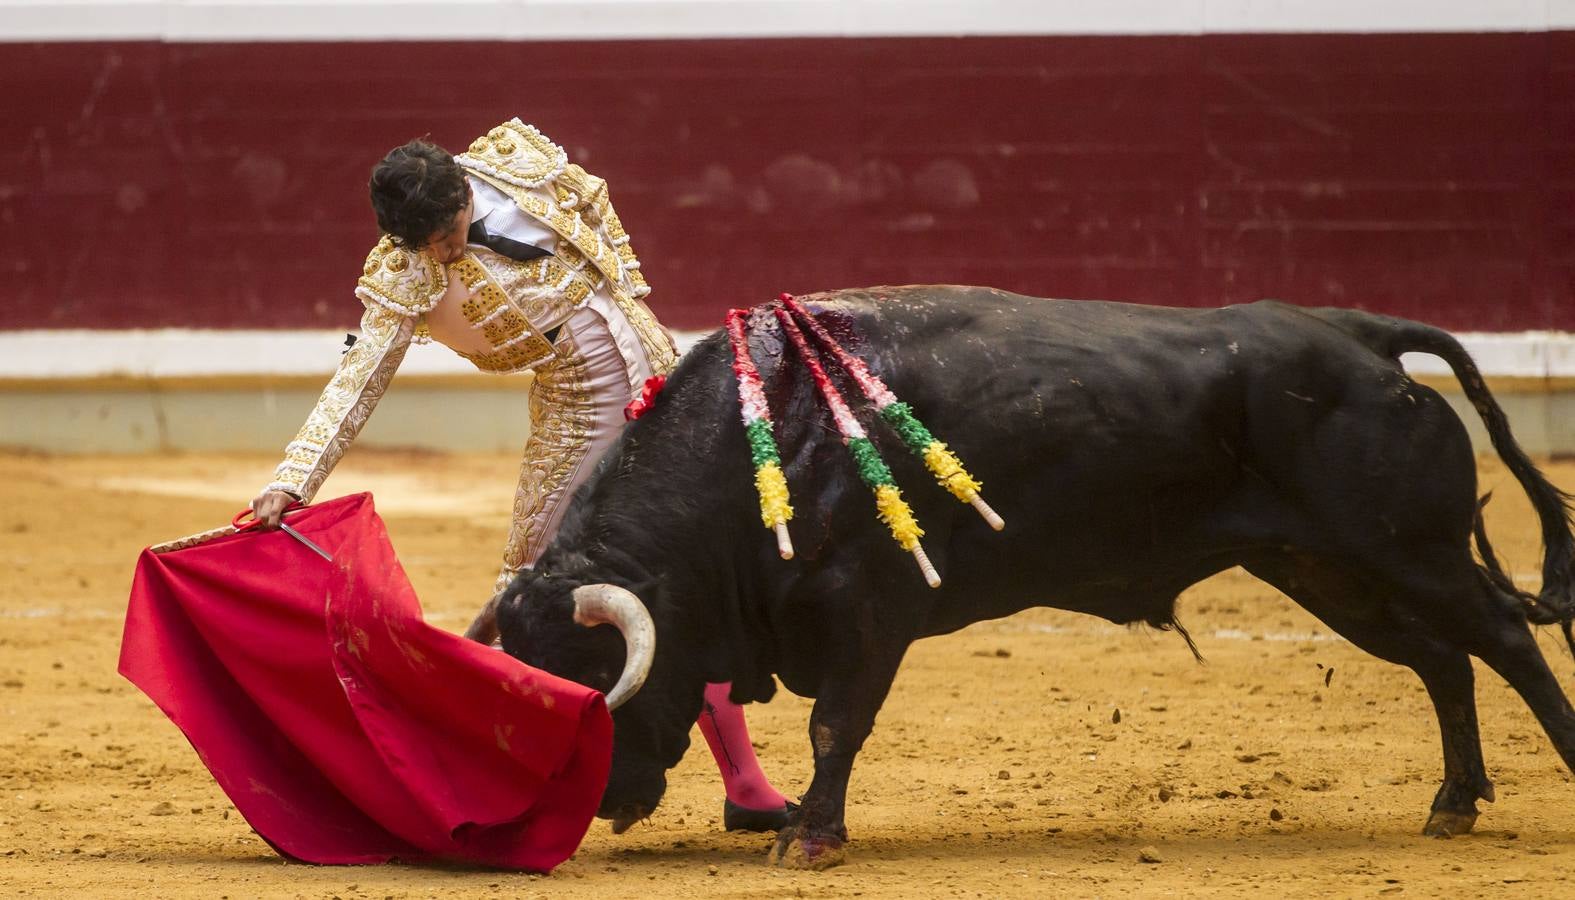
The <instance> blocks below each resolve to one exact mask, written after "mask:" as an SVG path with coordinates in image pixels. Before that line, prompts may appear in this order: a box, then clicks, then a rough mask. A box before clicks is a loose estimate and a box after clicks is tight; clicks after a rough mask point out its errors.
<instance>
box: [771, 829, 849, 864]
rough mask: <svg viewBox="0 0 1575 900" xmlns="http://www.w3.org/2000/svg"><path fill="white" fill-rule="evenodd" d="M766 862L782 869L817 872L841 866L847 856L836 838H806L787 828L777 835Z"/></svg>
mask: <svg viewBox="0 0 1575 900" xmlns="http://www.w3.org/2000/svg"><path fill="white" fill-rule="evenodd" d="M768 861H769V862H770V863H771V865H773V866H781V867H782V868H784V869H807V870H811V871H819V870H821V869H829V868H831V867H832V866H840V865H842V864H843V863H845V862H847V861H848V854H847V851H846V850H844V849H843V846H842V841H841V840H840V839H838V838H835V837H831V836H829V835H824V836H806V835H805V834H803V832H802V831H800V829H798V828H788V829H786V830H784V831H783V832H782V833H781V834H779V835H777V842H776V843H775V844H773V845H772V846H771V855H770V856H769V857H768Z"/></svg>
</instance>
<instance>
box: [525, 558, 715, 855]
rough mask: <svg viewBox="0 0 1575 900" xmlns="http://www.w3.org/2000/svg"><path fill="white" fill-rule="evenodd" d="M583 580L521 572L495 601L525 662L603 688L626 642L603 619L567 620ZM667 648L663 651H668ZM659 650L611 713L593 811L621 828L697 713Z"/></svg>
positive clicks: (656, 793) (641, 809)
mask: <svg viewBox="0 0 1575 900" xmlns="http://www.w3.org/2000/svg"><path fill="white" fill-rule="evenodd" d="M581 585H582V582H580V581H578V580H576V579H574V578H572V577H568V576H560V575H547V574H541V573H538V572H531V571H527V572H524V573H521V575H520V576H519V577H518V578H516V579H515V580H514V583H513V584H511V585H510V586H509V588H508V590H507V591H505V593H504V596H503V598H502V600H501V601H500V602H499V604H498V627H499V630H500V631H501V633H502V635H503V649H504V650H505V651H506V652H507V653H508V654H509V655H510V656H513V657H515V658H516V659H519V660H521V661H522V662H524V663H526V664H527V665H531V666H535V667H536V668H538V669H542V670H545V671H547V672H551V673H552V674H554V675H557V676H559V677H560V678H566V679H568V680H570V681H574V682H577V683H579V684H583V685H586V686H588V687H591V688H594V689H596V690H598V691H601V692H603V693H607V692H609V691H611V690H612V688H613V685H614V684H615V683H616V682H617V681H618V677H619V674H620V673H621V672H622V671H623V665H624V656H625V644H624V640H623V638H622V636H620V634H619V633H618V631H617V630H616V629H615V628H613V627H612V626H610V625H597V626H595V627H586V626H584V625H579V624H576V623H575V622H574V619H573V617H574V599H573V597H572V593H573V591H574V589H575V588H578V587H581ZM669 655H670V654H669ZM663 661H664V656H663V655H662V654H660V653H658V656H657V662H656V664H655V665H654V666H653V667H652V671H651V677H650V678H649V679H648V680H647V681H646V683H645V686H644V687H643V688H641V690H640V691H639V692H638V693H636V694H635V695H634V696H633V697H632V698H631V699H630V700H629V701H628V702H627V703H625V704H624V705H623V706H622V707H620V708H619V709H618V710H617V711H616V712H615V713H614V714H613V757H612V772H611V774H610V776H609V779H608V783H607V790H606V791H605V792H604V793H603V795H602V802H601V807H600V808H599V809H598V810H597V815H598V816H600V817H601V818H604V819H611V820H612V822H613V831H614V832H615V833H621V832H622V831H623V830H624V829H626V828H628V827H629V826H630V825H632V824H634V823H635V822H637V821H639V820H641V819H643V818H645V817H647V816H649V815H650V814H651V813H652V812H653V811H654V810H655V809H656V806H657V804H658V803H660V802H661V799H662V795H663V794H664V793H665V792H666V790H667V774H666V772H667V770H668V769H669V768H671V767H673V766H674V765H677V763H678V761H679V759H681V758H682V757H683V754H684V751H685V750H687V749H688V746H689V727H690V726H691V725H692V724H693V722H694V719H695V717H696V716H697V715H698V714H699V708H698V704H699V699H698V698H699V685H698V684H697V686H696V690H695V691H694V693H695V695H696V696H695V704H694V705H695V708H694V709H687V708H684V709H680V708H679V707H684V706H685V703H684V701H682V700H681V699H678V698H677V697H676V695H675V694H674V693H673V689H672V685H671V683H670V682H671V680H672V679H664V678H663V676H664V675H665V674H667V673H665V672H664V671H663V670H664V669H665V668H666V667H665V666H664V665H663Z"/></svg>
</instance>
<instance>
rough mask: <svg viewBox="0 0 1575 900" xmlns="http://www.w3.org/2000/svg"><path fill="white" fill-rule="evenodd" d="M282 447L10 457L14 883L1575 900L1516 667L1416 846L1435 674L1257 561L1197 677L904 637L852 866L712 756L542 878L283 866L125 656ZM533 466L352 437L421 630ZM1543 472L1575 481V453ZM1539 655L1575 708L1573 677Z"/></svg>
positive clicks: (1574, 825)
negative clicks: (136, 609)
mask: <svg viewBox="0 0 1575 900" xmlns="http://www.w3.org/2000/svg"><path fill="white" fill-rule="evenodd" d="M272 463H273V460H272V459H268V458H263V457H259V456H191V457H175V458H162V459H146V458H117V459H103V458H98V459H83V458H60V459H52V458H43V457H35V456H17V455H11V456H0V485H3V486H0V557H3V562H4V567H3V574H0V894H4V895H6V896H14V895H27V896H70V897H73V898H80V897H103V896H160V897H225V896H228V897H236V898H240V897H273V896H279V897H296V896H301V897H331V896H339V897H344V898H353V897H367V898H381V897H427V896H470V895H475V896H483V897H486V896H499V897H502V896H514V897H536V896H540V897H548V896H551V897H554V898H556V897H593V896H594V897H633V896H638V895H640V894H650V893H652V892H660V893H661V894H662V895H666V896H685V897H712V896H717V897H819V896H839V897H840V896H860V895H863V896H869V897H930V896H936V897H950V896H968V897H974V896H982V897H995V896H1003V895H1010V896H1059V895H1065V896H1075V897H1089V896H1120V895H1124V894H1130V893H1134V892H1136V893H1140V894H1142V895H1145V896H1147V895H1196V894H1202V893H1207V894H1210V895H1219V896H1249V895H1250V896H1329V895H1336V896H1368V895H1375V894H1402V895H1404V896H1437V895H1444V894H1448V895H1451V896H1479V895H1493V896H1503V895H1514V896H1572V895H1575V784H1572V783H1571V780H1572V779H1571V776H1570V774H1569V773H1568V772H1566V771H1565V770H1564V769H1563V768H1562V766H1561V765H1560V763H1559V760H1558V758H1557V756H1556V755H1555V754H1554V752H1553V749H1552V747H1551V745H1550V744H1549V742H1548V740H1547V738H1546V737H1545V736H1544V735H1543V733H1542V731H1541V730H1540V729H1539V728H1538V726H1537V724H1536V723H1535V722H1534V721H1533V719H1532V717H1531V714H1530V712H1529V711H1528V710H1527V709H1526V707H1525V705H1524V704H1522V703H1521V702H1520V700H1519V698H1518V697H1516V696H1514V695H1513V694H1512V693H1511V692H1510V691H1509V689H1508V688H1507V687H1506V686H1505V684H1504V683H1503V682H1502V681H1501V680H1500V679H1499V678H1498V677H1497V676H1496V675H1494V674H1493V673H1491V672H1490V671H1487V670H1486V669H1485V668H1482V667H1481V666H1479V667H1478V668H1479V683H1478V691H1477V693H1478V697H1479V700H1480V703H1481V718H1482V731H1483V738H1484V749H1485V753H1486V756H1487V761H1488V770H1489V774H1490V776H1491V777H1492V778H1493V780H1494V781H1495V782H1496V783H1497V786H1498V802H1497V803H1496V804H1493V805H1484V813H1483V815H1482V818H1481V819H1480V821H1479V822H1478V826H1477V827H1478V830H1477V832H1476V834H1474V835H1472V836H1470V837H1467V838H1457V839H1454V840H1435V839H1427V838H1423V837H1422V836H1421V835H1420V829H1421V826H1422V822H1423V821H1424V819H1425V818H1426V813H1427V808H1428V804H1429V803H1430V801H1431V799H1432V796H1433V792H1434V790H1435V789H1436V787H1437V784H1438V780H1439V777H1440V774H1441V771H1442V762H1441V760H1440V755H1439V741H1438V734H1437V731H1436V728H1435V725H1434V719H1433V713H1432V709H1431V706H1430V705H1429V703H1428V701H1427V698H1426V696H1425V695H1424V694H1423V691H1422V688H1421V685H1420V683H1419V682H1418V681H1417V680H1416V678H1415V677H1414V676H1413V675H1411V674H1410V672H1408V671H1405V670H1402V669H1398V668H1395V667H1393V666H1390V665H1388V664H1386V663H1383V662H1380V661H1378V660H1376V659H1374V658H1372V657H1369V656H1367V655H1365V654H1364V653H1362V652H1361V651H1359V650H1357V649H1355V648H1353V647H1352V646H1350V645H1349V644H1347V643H1345V642H1343V641H1341V640H1338V639H1335V638H1333V637H1332V636H1331V634H1330V633H1329V631H1328V629H1326V628H1324V627H1323V626H1322V625H1320V624H1319V623H1318V622H1317V621H1316V620H1314V619H1312V618H1311V617H1310V616H1308V615H1307V614H1306V613H1304V612H1302V611H1301V610H1300V608H1298V607H1296V606H1294V605H1293V604H1291V603H1290V602H1289V601H1288V600H1286V599H1285V598H1283V597H1281V596H1280V595H1278V594H1277V593H1276V592H1274V591H1273V590H1272V589H1270V588H1268V587H1267V586H1265V585H1263V584H1261V583H1259V582H1257V581H1255V580H1253V579H1251V578H1250V577H1248V576H1246V575H1245V574H1242V573H1240V572H1233V573H1226V574H1224V575H1221V576H1219V577H1217V578H1215V579H1213V580H1211V581H1209V582H1208V583H1206V584H1204V585H1202V586H1199V587H1197V588H1194V589H1193V590H1192V591H1190V592H1189V593H1188V594H1187V595H1186V596H1185V597H1184V598H1183V600H1182V604H1181V610H1182V620H1183V621H1184V622H1185V623H1186V624H1187V625H1188V626H1189V627H1190V628H1191V630H1192V632H1193V634H1194V635H1195V636H1196V638H1197V640H1198V644H1199V645H1200V647H1201V648H1202V650H1203V652H1204V654H1205V655H1206V656H1207V658H1208V664H1207V665H1198V664H1196V663H1194V662H1193V661H1192V659H1191V657H1190V656H1189V655H1188V653H1187V650H1186V648H1185V646H1184V645H1183V644H1182V642H1181V640H1180V638H1178V637H1175V636H1173V635H1168V634H1157V633H1153V632H1148V631H1141V630H1128V629H1125V628H1118V627H1114V626H1111V625H1108V624H1105V623H1103V622H1100V621H1097V620H1094V619H1089V618H1084V617H1078V616H1074V615H1071V614H1065V613H1058V612H1051V611H1032V612H1029V613H1024V614H1022V615H1019V616H1016V617H1013V618H1011V619H1007V620H1003V621H998V622H988V623H983V624H980V625H976V626H974V627H973V628H970V629H968V630H967V631H964V632H962V633H960V634H957V635H953V636H950V637H946V638H941V639H936V640H932V641H929V642H926V643H922V644H920V645H918V646H917V647H915V648H914V651H913V653H912V654H911V655H910V656H909V659H908V662H907V664H906V665H905V666H904V668H903V670H902V673H901V675H900V676H899V678H898V680H897V684H896V688H895V690H894V691H893V693H892V696H891V699H890V700H889V702H888V703H887V704H886V707H885V710H884V711H883V713H882V714H881V718H880V720H879V723H878V725H877V728H876V731H875V735H874V736H873V737H872V738H871V739H870V742H869V744H868V745H867V747H866V749H865V751H864V753H863V755H862V756H861V757H860V760H859V763H858V765H857V767H856V768H855V769H854V780H853V786H852V789H851V792H850V810H849V816H848V826H849V829H850V831H851V834H852V838H853V842H852V843H851V844H850V848H849V849H850V862H849V864H848V865H846V866H843V867H841V868H838V869H834V870H832V871H829V872H825V873H819V874H814V873H798V872H784V871H778V870H774V869H771V868H768V867H766V866H765V865H764V864H763V861H764V858H765V852H766V847H767V845H768V843H769V839H768V838H767V837H766V836H761V835H748V836H739V835H730V834H727V833H724V832H723V831H722V830H721V826H720V818H721V803H722V794H721V787H720V782H719V780H718V779H717V777H716V775H715V772H714V769H713V768H712V766H711V763H710V760H709V758H708V755H707V754H706V753H705V752H704V751H703V749H697V750H696V751H695V752H691V754H690V756H689V758H688V759H686V760H685V761H684V763H683V764H682V765H681V766H680V767H679V768H678V769H677V770H676V771H675V772H674V773H673V778H672V788H671V790H670V791H669V793H668V797H667V801H666V802H665V804H664V806H663V808H662V809H661V810H659V811H658V812H657V814H656V815H655V816H654V817H653V818H652V819H651V821H650V822H648V823H645V824H642V825H639V826H636V827H635V828H634V829H632V830H631V831H630V833H628V834H626V835H624V836H622V837H614V836H613V835H612V834H610V833H609V831H608V829H607V825H606V823H603V822H598V823H596V824H595V825H594V826H592V829H591V833H590V834H589V836H588V837H587V838H586V840H585V844H584V846H583V847H582V848H581V850H580V852H579V854H578V855H577V856H576V857H575V858H574V859H573V860H571V861H570V862H568V863H566V864H565V865H563V866H562V867H561V868H560V869H559V870H558V871H557V872H556V873H554V874H553V875H551V876H549V877H533V876H527V875H517V874H507V873H499V872H490V871H471V870H454V869H441V868H412V867H406V866H397V865H396V866H381V867H366V868H325V867H314V866H308V865H301V864H296V863H288V862H285V861H283V860H281V859H279V858H278V857H277V856H275V855H274V854H273V852H272V851H270V850H269V848H268V847H267V846H266V845H265V844H264V843H263V842H262V841H261V840H260V839H258V838H257V837H256V835H254V834H253V833H252V832H251V830H250V829H249V828H248V827H247V826H246V823H245V822H244V821H242V820H241V819H240V817H239V816H238V815H237V814H236V813H235V811H234V809H233V808H232V807H231V805H230V803H229V802H228V800H227V799H226V798H225V797H224V796H223V794H221V793H220V791H219V790H218V788H217V787H216V786H215V785H214V783H213V781H212V780H211V778H210V777H209V776H208V774H207V772H206V771H205V770H204V769H203V767H202V765H201V764H200V763H199V762H198V760H197V757H196V755H195V754H194V753H193V752H192V750H191V748H190V746H189V745H188V744H187V743H186V741H185V740H184V739H183V738H182V737H181V735H180V734H179V732H177V731H176V729H175V728H174V726H172V725H171V724H170V723H169V722H168V721H167V720H166V719H165V718H164V717H163V716H162V715H161V714H160V713H159V712H158V711H157V710H156V709H155V708H154V707H153V706H152V704H150V703H149V702H148V701H147V700H146V699H145V698H143V697H142V696H141V695H140V694H139V693H137V692H136V691H135V690H134V689H133V688H132V687H131V686H130V685H129V684H128V683H126V682H125V681H123V680H122V679H121V678H120V677H119V676H118V675H117V674H116V673H115V663H116V657H117V654H118V651H119V644H120V631H121V619H122V616H123V613H124V610H125V603H126V592H127V589H128V587H129V584H130V580H131V572H132V567H133V565H134V563H135V560H136V556H137V553H138V551H139V550H140V549H141V548H142V547H143V546H145V545H147V544H149V543H153V542H156V541H159V540H163V539H167V538H172V537H176V536H179V535H183V534H187V533H190V532H195V531H199V530H203V529H206V528H210V527H213V526H215V525H218V524H221V523H222V522H224V521H226V520H228V519H229V517H230V516H231V514H233V513H234V512H235V511H236V510H237V509H240V508H241V507H242V506H243V505H244V502H245V500H247V499H248V498H249V497H250V496H251V494H252V493H253V491H254V489H255V488H256V486H257V485H259V484H260V483H261V482H263V481H264V480H265V476H266V475H267V473H268V472H269V471H270V469H271V466H272ZM515 464H516V463H515V460H514V459H513V458H512V457H490V456H489V457H441V456H419V455H410V454H375V453H368V452H364V451H362V452H357V453H352V454H351V456H350V458H349V459H347V460H346V462H345V464H344V465H343V466H341V468H340V471H339V472H338V473H337V474H336V475H335V476H334V478H333V479H332V480H331V481H330V482H329V483H328V486H327V488H326V489H325V491H324V493H323V496H336V495H338V494H343V493H348V492H351V491H355V490H362V489H370V490H372V491H374V492H375V493H376V494H377V495H378V505H379V508H380V510H381V511H382V512H383V515H384V516H385V518H386V519H387V520H388V523H389V528H390V531H391V532H392V534H393V538H394V542H395V544H396V546H398V547H399V548H400V551H401V558H402V559H403V561H404V563H405V565H406V568H407V569H408V570H409V572H410V574H411V577H412V578H413V579H414V580H415V583H416V587H417V589H418V590H419V591H420V594H421V597H422V599H423V602H424V604H425V606H426V609H427V611H428V614H429V617H430V618H431V619H432V620H433V621H435V622H437V623H439V624H441V625H443V626H445V627H448V628H452V629H455V630H458V629H460V628H462V627H463V626H464V624H465V623H466V622H468V620H469V618H470V616H471V614H472V613H473V611H474V609H475V608H476V606H477V605H478V603H479V602H480V600H481V599H482V598H483V596H484V595H485V593H486V590H487V588H488V586H489V585H490V583H491V580H492V576H493V572H494V569H493V566H494V564H495V563H494V555H495V552H496V548H497V547H498V546H500V545H501V541H502V537H503V525H504V521H505V517H506V516H507V509H506V503H507V501H508V499H509V497H510V496H511V494H512V489H511V488H512V484H513V478H514V467H515ZM1548 471H1549V472H1550V474H1551V475H1552V478H1553V480H1554V481H1555V483H1557V484H1560V485H1562V486H1563V487H1564V488H1566V489H1575V463H1571V462H1564V463H1557V464H1552V465H1551V466H1549V468H1548ZM1483 485H1484V487H1497V488H1498V491H1497V494H1496V495H1495V496H1496V499H1495V501H1494V503H1493V504H1492V506H1491V507H1490V509H1489V528H1490V531H1491V532H1492V535H1493V537H1494V541H1495V543H1496V544H1497V545H1498V547H1499V550H1500V553H1501V554H1503V555H1504V556H1505V557H1506V559H1507V560H1508V564H1509V565H1510V567H1511V569H1512V571H1514V572H1516V573H1517V574H1521V573H1526V577H1527V578H1529V580H1530V582H1531V583H1532V584H1534V582H1535V575H1534V574H1533V573H1535V572H1536V570H1537V565H1538V559H1539V553H1540V551H1539V547H1538V545H1537V531H1536V526H1535V520H1534V519H1533V518H1532V517H1531V514H1530V509H1529V506H1528V505H1527V504H1526V502H1525V500H1524V497H1523V495H1522V494H1521V492H1520V490H1519V488H1518V486H1516V485H1515V484H1514V482H1513V480H1512V479H1511V478H1510V477H1509V476H1508V475H1507V473H1506V472H1505V471H1504V470H1503V469H1502V468H1501V467H1499V466H1497V465H1496V464H1491V463H1489V464H1484V469H1483ZM1541 641H1542V646H1543V650H1544V653H1546V654H1547V655H1548V658H1549V659H1550V660H1551V661H1552V664H1553V666H1554V668H1555V670H1556V671H1557V672H1558V673H1559V675H1560V677H1561V678H1562V679H1563V680H1564V683H1565V686H1566V690H1567V691H1571V692H1575V678H1572V677H1571V676H1572V673H1575V662H1572V661H1571V660H1570V657H1569V654H1568V653H1567V652H1565V650H1564V649H1563V647H1562V646H1561V642H1560V641H1558V640H1557V639H1556V634H1555V633H1554V632H1553V631H1551V630H1548V631H1545V632H1544V633H1543V634H1542V635H1541ZM1331 669H1332V670H1333V674H1332V676H1331V675H1330V674H1329V672H1330V670H1331ZM1117 710H1119V711H1120V715H1119V722H1117V721H1115V720H1116V718H1117V716H1116V715H1115V713H1116V711H1117ZM807 715H808V705H807V703H805V702H804V701H801V700H799V699H797V698H793V697H790V696H786V695H785V694H784V695H781V696H780V697H779V699H778V700H776V701H775V702H773V703H771V704H770V705H769V706H766V707H752V708H751V712H750V716H751V723H752V728H753V732H754V735H755V738H756V741H757V743H758V745H759V747H760V752H761V756H762V758H763V759H764V761H765V764H766V767H767V770H768V771H769V772H770V773H771V774H772V776H773V777H774V778H775V779H776V780H777V783H778V784H779V785H780V786H781V787H783V788H784V789H787V790H791V791H793V792H795V793H796V792H797V791H800V790H802V789H803V788H804V786H805V785H807V783H808V773H809V763H810V756H809V748H808V741H807V737H806V735H805V729H806V720H807ZM695 742H696V745H697V747H699V748H703V743H701V742H700V741H699V738H698V735H697V736H696V741H695ZM1140 854H1146V855H1150V856H1152V858H1154V859H1156V860H1157V861H1154V862H1143V861H1140Z"/></svg>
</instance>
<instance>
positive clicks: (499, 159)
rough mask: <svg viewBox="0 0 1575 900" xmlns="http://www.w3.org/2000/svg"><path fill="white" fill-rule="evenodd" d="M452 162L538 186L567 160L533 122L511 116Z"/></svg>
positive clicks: (518, 183)
mask: <svg viewBox="0 0 1575 900" xmlns="http://www.w3.org/2000/svg"><path fill="white" fill-rule="evenodd" d="M454 162H456V163H458V164H460V165H461V166H464V167H465V168H467V169H471V170H473V171H477V172H482V173H485V174H487V175H491V176H492V177H493V178H497V179H500V180H502V181H506V182H508V183H509V184H512V185H515V186H517V187H522V188H538V187H541V186H542V185H544V184H546V183H547V182H549V181H551V180H553V179H554V178H557V177H558V175H559V174H561V173H562V172H563V167H564V166H566V165H568V163H569V155H568V154H567V153H565V152H564V151H563V148H562V147H559V146H558V145H557V144H554V143H553V142H552V141H550V140H548V139H547V136H546V135H544V134H542V133H541V132H539V131H537V130H536V127H535V126H534V125H526V124H525V123H524V122H521V121H520V120H519V119H517V118H516V119H510V120H508V121H507V122H504V123H503V124H502V125H499V126H498V127H496V128H494V129H492V130H491V131H489V132H487V133H486V134H484V135H482V136H481V137H479V138H476V139H475V140H474V141H471V142H470V149H469V150H468V151H467V152H465V153H461V154H460V155H458V156H456V157H454Z"/></svg>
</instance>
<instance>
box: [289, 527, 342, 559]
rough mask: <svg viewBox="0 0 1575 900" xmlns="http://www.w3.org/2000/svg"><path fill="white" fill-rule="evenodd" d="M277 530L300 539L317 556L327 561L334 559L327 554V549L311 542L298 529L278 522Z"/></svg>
mask: <svg viewBox="0 0 1575 900" xmlns="http://www.w3.org/2000/svg"><path fill="white" fill-rule="evenodd" d="M279 530H280V531H282V532H284V533H285V534H288V535H289V536H290V537H293V538H295V539H296V540H298V541H300V542H301V543H303V544H305V545H306V546H307V547H308V548H310V549H311V551H312V552H313V553H316V554H317V555H318V556H321V557H322V558H323V559H326V560H328V561H329V562H333V561H334V558H333V557H332V556H329V555H328V551H327V550H324V549H323V548H321V547H319V546H317V545H316V544H314V543H312V541H311V539H310V538H308V537H307V536H306V535H304V534H302V533H300V532H299V531H296V530H295V529H294V528H291V527H290V526H289V525H286V524H285V523H284V522H280V523H279Z"/></svg>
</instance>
